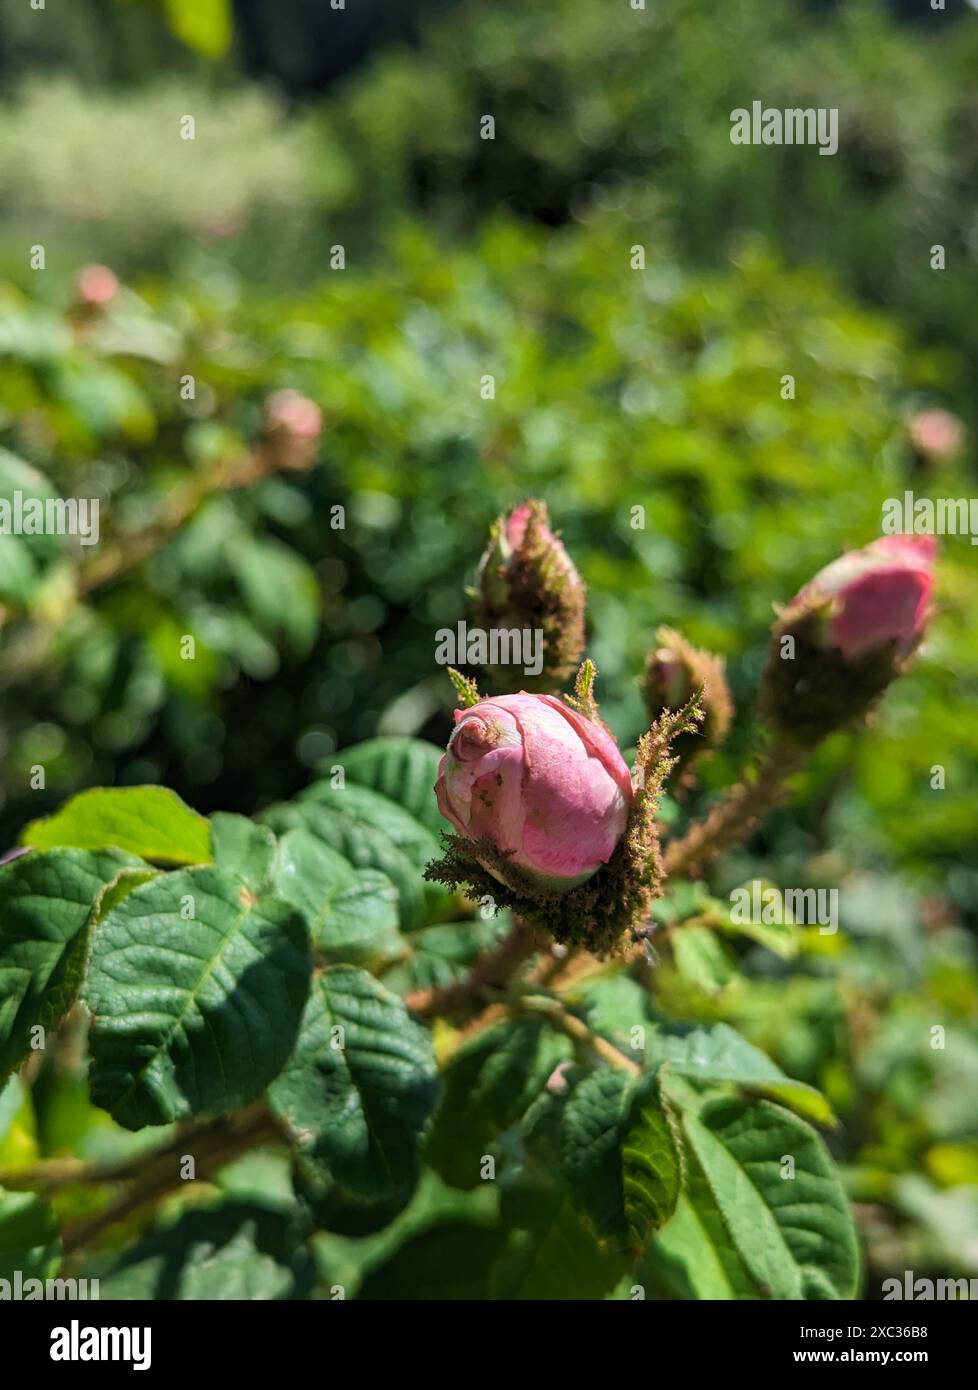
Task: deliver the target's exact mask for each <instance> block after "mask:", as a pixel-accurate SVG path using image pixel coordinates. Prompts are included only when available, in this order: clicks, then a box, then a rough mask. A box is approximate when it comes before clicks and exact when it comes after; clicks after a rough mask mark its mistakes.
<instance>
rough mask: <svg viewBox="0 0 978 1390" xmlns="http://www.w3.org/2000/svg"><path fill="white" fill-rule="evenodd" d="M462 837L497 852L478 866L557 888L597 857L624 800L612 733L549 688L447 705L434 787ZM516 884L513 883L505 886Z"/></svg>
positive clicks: (619, 829)
mask: <svg viewBox="0 0 978 1390" xmlns="http://www.w3.org/2000/svg"><path fill="white" fill-rule="evenodd" d="M435 793H436V796H437V798H438V807H439V810H440V811H441V813H442V815H443V816H445V818H446V819H447V820H449V821H451V823H452V825H454V826H455V829H456V830H457V831H458V832H459V834H460V835H461V836H462V837H463V838H464V839H466V840H470V841H479V840H488V841H489V842H490V843H491V844H492V846H493V847H494V848H495V849H496V850H497V851H499V852H500V856H504V857H500V858H499V859H497V860H496V861H495V862H492V863H490V862H488V860H483V861H480V862H483V863H484V867H485V868H487V869H489V871H490V872H491V873H492V874H493V875H494V876H495V877H496V878H499V879H500V881H502V882H507V881H508V880H507V878H506V877H505V874H506V872H507V870H508V869H509V868H510V867H512V869H513V870H514V871H516V872H514V874H513V878H514V880H515V879H518V878H519V877H521V876H522V877H523V879H524V880H525V881H526V882H528V883H530V884H531V885H533V886H534V887H535V888H537V889H544V890H545V891H548V892H551V893H563V892H566V891H567V890H568V889H570V888H574V887H576V886H577V885H578V884H580V883H584V882H586V881H587V880H588V879H589V878H591V876H592V875H593V874H595V873H596V872H597V870H598V869H600V868H601V866H602V864H607V862H608V860H609V859H610V858H611V856H612V854H614V852H615V849H616V847H617V845H618V841H619V840H620V839H621V837H622V834H623V833H624V830H625V822H626V820H627V818H628V811H629V807H630V805H631V802H632V785H631V777H630V775H629V771H628V767H627V766H626V764H625V761H624V759H623V758H622V756H621V753H620V752H619V751H618V746H617V744H616V743H615V741H614V739H613V738H612V736H611V735H610V734H609V733H608V732H607V730H606V729H604V728H603V727H602V726H601V725H600V724H598V723H595V722H594V721H592V720H590V719H588V718H586V717H585V716H584V715H582V714H578V713H577V712H576V711H575V710H573V709H570V708H569V707H568V706H566V705H564V704H562V703H561V701H560V700H557V699H555V698H554V697H553V696H552V695H528V694H526V693H525V692H521V693H520V694H519V695H500V696H498V697H496V698H494V699H487V700H480V701H479V703H478V704H475V705H472V706H471V707H470V708H469V709H457V710H456V711H455V731H454V733H453V734H452V737H451V739H450V740H449V744H448V750H447V752H446V753H445V756H444V757H443V758H442V760H441V764H440V766H439V769H438V782H437V784H436V786H435ZM511 886H513V887H519V884H518V883H517V882H513V883H512V884H511Z"/></svg>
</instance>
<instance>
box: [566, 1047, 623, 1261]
mask: <svg viewBox="0 0 978 1390" xmlns="http://www.w3.org/2000/svg"><path fill="white" fill-rule="evenodd" d="M628 1085H629V1078H628V1076H626V1074H625V1073H624V1072H623V1071H622V1070H621V1069H620V1068H618V1067H599V1068H598V1069H597V1070H596V1071H593V1072H591V1073H590V1074H589V1075H587V1076H585V1077H584V1079H583V1080H582V1081H580V1082H579V1083H578V1084H577V1085H576V1086H575V1087H574V1089H573V1090H572V1091H571V1094H570V1096H569V1098H568V1100H567V1104H566V1105H565V1106H564V1110H563V1114H562V1115H561V1119H560V1139H561V1146H560V1147H561V1165H562V1168H563V1172H564V1177H565V1178H566V1180H567V1185H568V1187H569V1188H570V1190H571V1193H572V1194H573V1196H574V1199H575V1202H576V1204H577V1206H578V1207H579V1208H582V1209H583V1210H585V1211H586V1212H587V1213H588V1215H589V1216H590V1218H591V1220H592V1221H593V1223H594V1227H595V1229H596V1231H597V1232H598V1234H599V1235H613V1236H616V1237H623V1236H624V1235H625V1231H626V1222H625V1207H624V1189H623V1186H622V1163H621V1147H620V1144H621V1129H622V1123H623V1121H624V1118H625V1114H626V1110H627V1105H626V1096H627V1092H628Z"/></svg>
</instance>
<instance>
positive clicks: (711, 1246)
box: [637, 1150, 760, 1300]
mask: <svg viewBox="0 0 978 1390" xmlns="http://www.w3.org/2000/svg"><path fill="white" fill-rule="evenodd" d="M637 1278H638V1282H640V1283H646V1282H647V1283H649V1284H650V1285H651V1286H652V1287H653V1288H655V1289H656V1290H657V1291H658V1292H659V1293H660V1294H661V1295H662V1296H664V1297H666V1298H682V1299H696V1300H708V1299H724V1300H728V1299H756V1298H759V1297H760V1293H759V1290H758V1287H757V1285H756V1284H755V1283H754V1281H753V1280H752V1279H751V1277H750V1275H749V1273H748V1272H747V1268H746V1266H745V1265H744V1262H743V1260H742V1259H741V1258H740V1255H739V1254H738V1253H737V1249H736V1247H735V1245H734V1243H733V1241H732V1240H731V1237H730V1233H729V1231H728V1230H727V1227H726V1225H725V1224H724V1221H723V1217H722V1216H721V1214H720V1209H719V1207H718V1206H717V1204H716V1200H715V1198H714V1196H713V1193H712V1191H711V1190H710V1186H709V1184H708V1183H707V1181H706V1179H705V1178H704V1176H703V1173H702V1170H701V1169H700V1167H699V1164H698V1163H697V1162H696V1159H695V1157H694V1156H693V1155H692V1153H691V1152H690V1151H689V1150H687V1155H686V1187H685V1190H684V1191H683V1192H681V1193H680V1195H679V1201H678V1202H677V1203H676V1210H675V1212H674V1214H673V1215H672V1217H671V1218H670V1219H669V1221H667V1222H666V1224H665V1225H664V1226H663V1227H662V1229H661V1230H659V1231H656V1232H655V1234H654V1235H653V1236H652V1239H651V1240H650V1241H649V1245H648V1248H647V1250H646V1253H645V1256H644V1258H643V1260H642V1263H641V1265H640V1266H639V1269H638V1273H637Z"/></svg>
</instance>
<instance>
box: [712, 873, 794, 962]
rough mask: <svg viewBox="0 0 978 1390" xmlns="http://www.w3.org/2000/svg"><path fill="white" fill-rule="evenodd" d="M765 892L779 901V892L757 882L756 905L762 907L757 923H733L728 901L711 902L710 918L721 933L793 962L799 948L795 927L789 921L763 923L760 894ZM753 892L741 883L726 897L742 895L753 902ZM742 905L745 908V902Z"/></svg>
mask: <svg viewBox="0 0 978 1390" xmlns="http://www.w3.org/2000/svg"><path fill="white" fill-rule="evenodd" d="M768 889H773V890H774V894H775V899H774V900H775V901H776V902H778V903H780V902H781V893H780V890H779V889H778V888H777V887H776V886H775V885H774V884H772V883H768V882H766V881H761V882H760V883H759V884H758V889H757V891H758V893H759V894H760V895H761V896H760V898H759V902H760V903H761V904H762V907H761V920H750V921H743V920H735V919H734V916H733V908H732V902H731V901H727V902H717V901H716V900H714V901H713V902H712V912H711V916H712V917H713V918H714V919H715V920H716V923H717V925H718V926H719V927H720V928H721V930H722V931H725V932H728V933H729V934H730V935H731V936H742V937H744V938H746V939H747V940H749V941H756V942H757V944H758V945H759V946H764V947H766V949H767V950H769V951H773V952H774V954H775V955H776V956H780V957H781V959H782V960H793V959H794V957H795V956H796V955H797V954H798V951H799V949H800V946H801V937H800V934H799V931H798V924H797V923H796V922H792V921H783V922H765V921H764V920H763V901H764V899H763V894H764V893H766V892H767V890H768ZM753 891H754V890H753V885H752V884H745V885H743V886H742V887H740V888H737V889H734V890H733V892H732V893H731V895H730V897H731V900H732V899H733V898H734V897H735V896H736V895H737V894H738V893H741V894H745V895H746V899H747V901H750V902H751V903H753ZM744 905H745V906H746V902H745V904H744ZM738 916H739V917H741V918H742V917H743V913H742V912H741V913H739V914H738Z"/></svg>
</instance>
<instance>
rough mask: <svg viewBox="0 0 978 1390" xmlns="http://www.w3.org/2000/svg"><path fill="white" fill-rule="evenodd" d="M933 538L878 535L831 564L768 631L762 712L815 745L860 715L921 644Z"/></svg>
mask: <svg viewBox="0 0 978 1390" xmlns="http://www.w3.org/2000/svg"><path fill="white" fill-rule="evenodd" d="M935 549H936V542H935V540H934V538H933V536H884V537H883V538H882V539H880V540H877V541H873V542H872V544H871V545H867V546H865V547H864V548H863V549H862V550H853V551H850V552H849V553H848V554H846V555H842V556H840V557H839V559H837V560H833V561H832V563H831V564H830V565H827V566H826V567H825V569H823V570H820V571H819V573H818V574H817V575H816V576H815V578H814V579H812V580H811V581H810V582H809V583H808V584H806V585H805V587H804V588H803V589H802V590H801V591H800V592H799V593H798V594H797V595H796V597H795V598H794V599H792V601H791V603H790V604H789V605H788V606H787V608H786V609H784V611H783V612H782V613H781V614H780V616H779V618H778V620H777V622H776V623H775V625H774V643H773V649H772V653H771V658H770V661H769V662H768V667H767V671H766V673H765V677H764V685H763V694H762V699H763V705H764V708H765V711H766V713H767V715H768V717H769V719H770V720H771V721H772V723H773V724H774V725H775V726H776V727H777V728H778V729H780V730H781V731H782V732H783V733H787V734H789V735H791V736H792V737H793V738H795V739H796V740H797V741H798V742H801V743H813V742H817V740H818V739H820V738H822V737H824V735H825V734H827V733H829V732H831V730H832V729H836V728H840V727H842V726H843V725H845V724H847V723H849V722H850V721H851V720H852V719H855V718H857V717H859V716H860V715H862V714H863V713H865V712H866V710H867V709H868V708H869V707H870V705H872V704H873V702H874V701H875V700H876V699H877V698H878V697H879V696H880V695H881V694H882V692H883V691H884V690H885V689H886V687H887V685H889V683H890V681H891V680H892V679H893V678H894V676H896V675H899V674H900V672H901V671H902V670H903V669H904V666H905V663H906V660H907V658H908V657H909V656H910V654H911V653H912V652H913V650H914V648H915V647H916V646H917V644H918V643H919V641H920V638H921V636H922V634H923V631H924V627H925V625H926V622H927V619H928V616H929V612H930V601H931V593H932V590H933V583H934V555H935Z"/></svg>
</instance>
